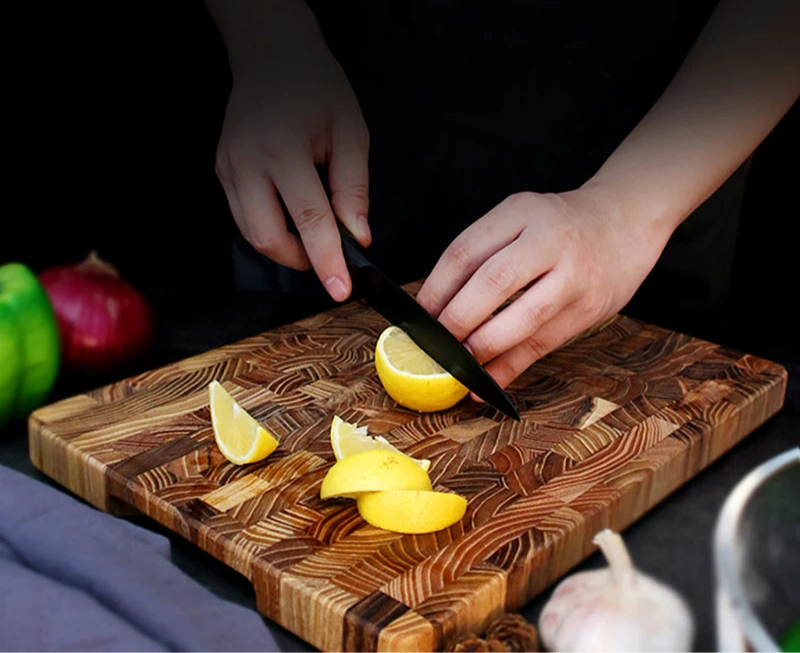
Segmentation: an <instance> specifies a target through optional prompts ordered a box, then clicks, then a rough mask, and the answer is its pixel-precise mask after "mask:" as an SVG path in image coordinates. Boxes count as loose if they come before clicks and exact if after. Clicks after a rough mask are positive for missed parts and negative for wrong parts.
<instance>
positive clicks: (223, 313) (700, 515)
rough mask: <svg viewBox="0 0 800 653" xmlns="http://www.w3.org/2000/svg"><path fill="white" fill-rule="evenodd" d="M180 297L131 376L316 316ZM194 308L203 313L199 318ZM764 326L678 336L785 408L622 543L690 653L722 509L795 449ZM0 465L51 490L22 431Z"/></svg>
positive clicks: (282, 635) (211, 582) (239, 594)
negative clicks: (770, 368) (752, 379)
mask: <svg viewBox="0 0 800 653" xmlns="http://www.w3.org/2000/svg"><path fill="white" fill-rule="evenodd" d="M182 296H183V299H182V302H179V301H176V299H175V295H171V294H170V293H169V292H166V291H165V292H164V293H163V294H162V295H161V296H160V297H156V305H157V309H160V312H159V315H160V316H161V322H160V330H159V339H158V341H157V343H156V346H155V347H154V349H153V350H152V351H151V353H150V355H149V356H148V357H146V359H143V360H141V361H139V362H138V363H137V367H136V369H133V370H130V372H131V373H135V372H138V371H143V370H145V369H151V368H153V367H157V366H159V365H161V364H165V363H168V362H172V361H174V360H179V359H181V358H185V357H186V356H189V355H192V354H194V353H199V352H201V351H205V350H207V349H210V348H212V347H215V346H219V345H223V344H227V343H230V342H233V341H235V340H237V339H240V338H242V337H246V336H249V335H253V334H254V333H257V332H259V331H262V330H265V329H267V328H271V327H273V326H276V325H278V324H281V323H286V322H289V321H292V320H294V319H296V318H298V317H301V316H303V315H304V314H309V311H315V310H317V309H318V308H323V307H321V306H320V307H314V306H312V305H309V304H305V305H304V306H303V307H302V308H301V307H298V306H293V305H287V304H285V303H281V302H275V301H274V302H269V301H265V299H264V297H263V296H262V297H260V298H257V300H256V299H254V298H253V297H250V296H238V297H237V296H236V295H235V294H233V293H232V294H231V295H230V297H229V298H228V300H227V301H229V302H233V304H229V305H227V306H220V305H214V304H209V303H208V302H206V303H202V302H201V303H198V302H195V301H193V299H192V298H191V297H186V296H185V294H183V295H182ZM200 306H202V307H204V308H198V307H200ZM190 307H194V308H190ZM245 315H246V316H247V319H246V320H245V319H237V316H245ZM664 326H671V325H664ZM767 326H768V325H767V324H760V323H759V322H758V321H755V322H753V321H750V322H749V323H748V325H747V327H741V328H738V329H735V328H733V327H732V326H731V322H728V323H726V324H723V325H717V326H716V327H715V328H714V329H712V330H710V331H706V332H701V330H700V328H699V327H698V329H697V330H695V332H692V331H690V330H687V329H684V331H685V332H687V333H689V334H690V335H695V336H698V337H705V338H707V339H709V340H712V341H713V342H716V343H719V344H723V345H726V346H731V347H735V348H738V349H740V350H742V351H745V352H747V353H751V354H755V355H757V356H761V357H763V358H767V359H769V360H772V361H775V362H777V363H780V364H782V365H783V366H784V367H786V369H787V370H788V372H789V383H788V387H787V394H786V402H785V404H784V408H783V410H782V411H781V412H780V413H778V414H777V415H776V416H775V417H773V418H772V419H770V420H769V421H768V422H767V423H765V424H764V425H762V426H761V427H759V428H758V429H757V430H756V431H754V432H753V433H752V434H750V435H749V436H748V437H746V438H745V439H744V440H743V441H742V442H741V443H740V444H739V445H737V446H736V447H734V449H733V450H731V451H730V452H728V453H727V454H725V455H723V456H722V457H721V458H720V459H719V460H717V461H716V462H714V463H713V464H712V465H710V466H709V467H708V468H707V469H705V470H704V471H702V472H701V473H700V474H699V475H698V476H697V477H695V478H694V479H692V480H690V481H689V482H688V483H686V484H685V485H684V486H683V487H681V488H679V489H678V490H677V491H675V492H674V493H673V494H672V495H670V496H669V497H668V498H667V499H666V500H664V501H663V502H662V503H661V504H659V505H657V506H655V507H654V508H653V509H652V510H651V511H650V512H649V513H647V514H646V515H645V516H643V517H642V518H641V519H640V520H639V521H637V522H636V523H634V524H633V525H632V526H630V527H629V528H628V529H626V530H625V532H624V533H623V536H624V538H625V541H626V543H627V545H628V547H629V550H630V552H631V555H632V557H633V559H634V562H635V563H636V564H637V565H638V567H639V568H640V569H641V570H642V571H644V572H646V573H649V574H651V575H653V576H655V577H656V578H659V579H661V580H664V581H665V582H668V583H670V584H671V585H672V586H673V587H675V589H676V590H678V591H679V592H680V593H681V594H682V595H683V596H684V597H685V598H686V599H687V600H688V602H689V604H690V606H691V608H692V611H693V613H694V616H695V620H696V625H697V632H696V637H695V643H694V648H695V650H701V651H702V650H715V648H716V642H715V625H714V602H713V582H714V578H713V565H712V548H711V539H712V533H713V529H714V525H715V522H716V519H717V515H718V513H719V510H720V508H721V506H722V503H723V502H724V500H725V498H726V496H727V495H728V493H729V492H730V491H731V489H732V488H733V487H734V485H736V483H737V482H738V481H739V480H740V479H741V478H742V477H743V476H744V475H745V474H747V472H749V471H750V470H751V469H753V468H754V467H756V466H757V465H758V464H760V463H761V462H763V461H765V460H767V459H769V458H771V457H773V456H775V455H778V454H780V453H783V452H784V451H786V450H788V449H790V448H791V447H793V446H797V445H798V444H800V381H798V378H800V347H798V346H797V344H796V342H795V341H794V339H793V338H792V337H791V334H790V333H789V332H788V331H786V336H783V337H778V338H775V337H772V336H773V335H774V333H772V332H771V331H770V330H769V329H768V328H767ZM784 331H785V330H784ZM784 331H781V333H784ZM126 374H127V373H126ZM118 378H119V377H111V378H84V377H77V376H74V375H73V376H70V375H69V374H67V373H62V375H61V377H60V378H59V380H58V382H57V384H56V387H55V388H54V391H53V393H52V394H51V397H50V399H51V400H56V399H60V398H64V397H68V396H72V395H74V394H78V393H80V392H84V391H86V390H90V389H92V388H95V387H99V386H100V385H105V384H106V383H109V382H112V381H114V380H118ZM0 464H2V465H6V466H8V467H11V468H13V469H17V470H19V471H22V472H23V473H26V474H28V475H30V476H32V477H34V478H38V479H40V480H42V481H44V482H45V483H49V484H51V485H54V486H55V487H60V486H57V485H56V484H55V483H54V482H53V481H51V480H50V479H49V478H47V477H45V476H44V475H42V474H41V473H40V472H39V471H38V470H36V469H35V468H34V467H33V465H32V464H31V463H30V460H29V458H28V445H27V428H26V425H25V424H11V425H6V426H5V427H3V429H2V430H0ZM129 519H131V521H133V522H135V523H137V524H139V525H142V526H145V527H147V528H150V529H152V530H154V531H156V532H160V533H162V534H164V535H166V536H167V537H169V538H170V540H171V542H172V550H173V560H174V562H175V563H176V564H177V565H178V566H179V567H180V568H182V569H183V570H184V571H186V572H187V573H188V574H190V575H191V576H192V577H193V578H195V579H196V580H197V581H199V582H200V583H202V584H203V585H205V586H206V587H208V588H209V589H210V590H212V591H213V592H215V593H216V594H217V595H219V596H220V597H222V598H225V599H228V600H231V601H234V602H237V603H239V604H242V605H246V606H249V607H252V608H253V609H255V596H254V592H253V588H252V586H251V585H250V583H249V582H248V581H247V580H246V579H245V578H244V577H243V576H241V575H239V574H238V573H237V572H235V571H233V570H231V569H230V568H229V567H227V566H225V565H224V564H222V563H221V562H219V561H217V560H215V559H214V558H212V557H211V556H209V555H208V554H206V553H205V552H203V551H201V550H200V549H199V548H197V547H196V546H195V545H193V544H191V543H190V542H188V541H186V540H183V539H182V538H181V537H180V536H178V535H176V534H173V533H171V532H169V531H167V530H165V529H164V528H163V527H161V526H160V525H158V524H156V523H155V522H153V521H152V520H150V519H149V518H146V517H132V518H129ZM604 564H605V562H604V560H603V558H602V557H601V555H600V554H599V553H596V554H594V555H592V556H591V557H589V558H588V559H587V560H585V561H584V562H583V563H582V564H581V565H579V566H578V567H576V568H575V570H574V571H579V570H583V569H591V568H595V567H598V566H602V565H604ZM552 589H553V588H552V587H551V588H550V589H549V590H547V591H545V592H544V593H542V594H540V595H539V596H538V597H536V598H534V599H533V600H532V601H531V602H530V603H529V604H527V605H526V606H525V607H524V608H523V609H522V610H521V613H522V614H523V615H524V616H525V617H526V618H527V619H528V620H529V621H531V622H533V623H536V622H537V621H538V616H539V613H540V611H541V609H542V607H543V606H544V604H545V603H546V601H547V599H548V598H549V595H550V593H551V591H552ZM267 623H268V625H269V626H270V628H271V630H272V631H273V633H274V635H275V638H276V640H277V641H278V643H279V645H280V647H281V650H287V651H313V650H315V649H313V648H312V647H311V646H310V645H308V644H307V643H306V642H304V641H303V640H301V639H299V638H297V637H295V636H294V635H293V634H292V633H290V632H288V631H286V630H285V629H283V628H282V627H280V626H278V625H277V624H274V623H272V622H269V621H268V620H267Z"/></svg>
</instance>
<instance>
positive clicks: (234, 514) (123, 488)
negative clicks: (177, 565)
mask: <svg viewBox="0 0 800 653" xmlns="http://www.w3.org/2000/svg"><path fill="white" fill-rule="evenodd" d="M412 291H413V288H412ZM386 326H387V324H386V322H385V321H384V320H383V318H381V317H380V316H379V315H377V314H376V313H374V312H372V311H371V310H369V309H368V308H367V307H366V306H365V305H364V304H363V303H361V302H354V303H351V304H347V305H344V306H341V307H338V308H336V309H334V310H332V311H330V312H328V313H324V314H321V315H317V316H314V317H312V318H309V319H306V320H301V321H298V322H296V323H294V324H290V325H286V326H284V327H281V328H278V329H275V330H273V331H270V332H266V333H262V334H259V335H257V336H254V337H252V338H248V339H246V340H243V341H240V342H236V343H232V344H230V345H228V346H225V347H221V348H219V349H216V350H214V351H210V352H207V353H205V354H202V355H199V356H194V357H192V358H189V359H187V360H183V361H180V362H177V363H175V364H172V365H167V366H165V367H163V368H161V369H157V370H153V371H151V372H148V373H145V374H140V375H137V376H135V377H132V378H128V379H125V380H122V381H120V382H118V383H115V384H112V385H110V386H107V387H104V388H99V389H97V390H96V391H94V392H91V393H89V394H86V395H82V396H79V397H73V398H70V399H66V400H64V401H61V402H58V403H56V404H53V405H51V406H46V407H44V408H42V409H40V410H38V411H36V412H35V413H34V414H33V415H32V416H31V419H30V423H29V434H30V452H31V459H32V461H33V463H34V464H35V465H36V466H37V467H38V468H39V469H40V470H41V471H43V472H44V473H46V474H48V475H49V476H51V477H52V478H53V479H55V480H57V481H58V482H60V483H62V484H63V485H64V486H65V487H67V488H68V489H70V490H71V491H73V492H75V493H76V494H78V495H80V496H81V497H83V498H85V499H86V500H87V501H89V502H91V503H92V504H93V505H95V506H97V507H98V508H100V509H102V510H107V511H114V510H117V509H118V508H119V507H120V505H127V506H132V507H134V508H135V509H136V510H138V511H141V512H142V513H144V514H146V515H149V516H150V517H151V518H152V519H154V520H155V521H157V522H159V523H161V524H163V525H164V526H166V527H168V528H170V529H172V530H174V531H175V532H177V533H179V534H181V535H183V536H184V537H186V538H187V539H189V540H191V541H192V542H194V543H196V544H197V546H199V547H201V548H202V549H203V550H205V551H207V552H209V553H210V554H211V555H213V556H215V557H216V558H218V559H220V560H222V561H223V562H224V563H226V564H227V565H229V566H230V567H232V568H233V569H235V570H237V571H238V572H240V573H241V574H243V575H244V576H246V577H247V578H248V579H250V581H251V582H252V583H253V586H254V587H255V591H256V598H257V605H258V609H259V610H260V611H261V612H262V613H263V614H264V615H266V616H267V617H269V618H271V619H273V620H275V621H276V622H278V623H280V624H282V625H283V626H284V627H286V628H288V629H289V630H291V631H293V632H294V633H296V634H297V635H299V636H300V637H302V638H304V639H305V640H307V641H308V642H310V643H311V644H312V645H314V646H316V647H318V648H320V649H323V650H351V651H356V650H359V651H361V650H387V651H388V650H417V651H432V650H442V649H443V648H445V647H447V646H448V645H449V644H451V643H453V642H455V641H457V640H458V639H460V638H461V637H463V636H464V635H465V634H467V633H469V632H480V631H481V630H482V629H483V628H484V627H485V626H486V625H487V624H488V623H489V622H491V621H492V620H493V619H495V618H497V617H498V616H499V615H500V614H501V613H502V612H503V611H505V610H516V609H518V608H520V607H521V606H522V605H523V604H524V603H526V602H527V601H528V600H530V598H531V597H532V596H534V595H535V594H536V593H538V592H540V591H541V590H542V589H544V588H545V587H547V586H548V585H550V584H551V583H553V582H554V581H556V580H558V579H559V578H560V577H561V576H563V575H564V574H565V573H566V572H567V571H568V570H569V569H570V568H572V567H573V566H574V565H576V564H577V563H578V562H580V561H581V560H582V559H583V558H585V557H586V556H587V555H589V554H590V553H591V552H592V551H593V550H594V547H593V545H592V543H591V540H592V537H593V536H594V534H595V533H596V532H597V531H598V530H600V529H601V528H605V527H610V528H614V529H617V530H622V529H624V528H625V527H626V526H627V525H628V524H630V523H631V522H633V521H634V520H636V519H637V518H639V517H640V516H641V515H643V514H644V513H645V512H646V511H647V510H648V509H650V508H651V507H652V506H653V505H655V504H656V503H658V502H659V501H661V500H662V499H663V498H664V497H666V496H667V495H668V494H669V493H670V492H672V491H673V490H674V489H675V488H677V487H678V486H679V485H681V484H682V483H684V482H686V481H687V480H688V479H690V478H691V477H692V476H694V475H695V474H697V473H698V472H699V471H700V470H702V469H703V468H704V467H706V466H707V465H708V464H709V463H711V462H712V461H713V460H714V459H716V458H717V457H719V456H720V455H721V454H723V453H724V452H725V451H727V450H728V449H730V448H731V447H732V446H734V445H735V444H736V443H737V442H738V441H739V440H741V439H742V438H743V437H745V436H746V435H747V434H749V433H750V432H752V431H753V430H754V429H755V428H756V427H757V426H759V425H760V424H761V423H763V422H764V421H765V420H766V419H768V418H769V417H770V416H771V415H773V414H774V413H775V412H777V411H778V410H780V408H781V407H782V405H783V399H784V392H785V387H786V371H785V370H784V369H783V368H782V367H780V366H779V365H776V364H774V363H772V362H770V361H766V360H763V359H760V358H757V357H754V356H752V355H749V354H746V353H743V352H737V351H733V350H730V349H727V348H724V347H721V346H718V345H715V344H714V343H711V342H706V341H703V340H700V339H697V338H692V337H690V336H687V335H684V334H678V333H674V332H672V331H669V330H667V329H663V328H660V327H658V326H654V325H650V324H643V323H641V322H639V321H636V320H632V319H629V318H627V317H624V316H621V315H620V316H616V317H615V318H614V319H612V320H610V321H609V322H608V323H606V324H605V325H603V326H602V328H598V329H594V330H592V331H591V332H588V333H587V334H584V336H583V337H581V338H577V339H574V340H573V341H571V342H570V343H568V344H567V345H565V346H564V347H562V348H561V349H560V350H558V351H556V352H554V353H552V354H550V355H549V356H547V357H546V358H544V359H543V360H541V361H539V362H538V363H536V364H535V365H534V366H533V367H531V368H530V369H529V370H528V371H527V372H526V373H525V374H524V375H523V376H522V377H521V378H519V379H518V380H517V381H515V383H514V384H513V385H512V386H511V388H510V393H511V395H512V397H513V400H514V402H515V403H516V405H517V407H518V409H519V412H520V414H521V416H522V422H521V423H516V422H513V421H510V420H508V419H507V418H504V417H503V416H502V415H501V414H500V413H498V412H497V411H495V410H493V409H491V408H488V407H486V406H484V405H477V404H474V403H472V402H470V401H469V400H465V401H464V402H462V403H461V404H460V405H458V406H456V407H455V408H453V409H451V410H449V411H445V412H442V413H435V414H419V413H415V412H413V411H409V410H406V409H403V408H401V407H399V406H397V405H396V404H395V403H394V402H393V401H392V400H391V399H390V398H389V397H388V396H387V395H386V394H385V392H384V391H383V388H382V387H381V385H380V382H379V381H378V379H377V376H376V374H375V371H374V366H373V349H374V346H375V342H376V341H377V337H378V335H379V334H380V332H381V331H382V330H383V329H384V328H385V327H386ZM213 379H217V380H219V381H220V382H221V383H222V384H223V385H224V387H225V388H227V389H228V390H229V391H230V392H231V393H232V394H233V396H234V397H235V398H236V400H237V401H239V402H240V403H241V404H242V405H243V406H244V407H245V408H246V409H247V410H249V411H250V412H251V413H252V414H253V415H254V416H255V417H256V418H257V419H258V420H259V421H261V422H262V423H263V424H264V425H265V426H266V427H267V428H268V429H269V430H270V431H272V432H273V433H275V434H276V435H278V436H279V437H280V441H281V443H280V446H279V447H278V449H277V450H276V451H275V452H274V453H273V454H272V455H271V456H270V457H269V458H267V459H266V460H264V461H262V462H260V463H256V464H252V465H246V466H242V467H237V466H235V465H232V464H230V463H228V462H227V461H226V460H225V459H224V458H223V456H222V455H221V454H220V453H219V451H218V450H217V448H216V445H215V444H214V436H213V431H212V428H211V422H210V416H209V410H208V384H209V382H210V381H212V380H213ZM334 414H338V415H339V416H341V417H342V418H343V419H345V420H348V421H354V422H357V423H359V424H361V425H366V426H367V427H368V428H369V430H370V432H371V433H373V434H382V435H384V436H385V437H386V438H387V439H388V440H389V441H390V442H392V443H394V444H395V445H396V446H398V447H399V448H400V449H402V450H404V451H406V452H408V453H409V454H411V455H414V456H417V457H425V458H429V459H431V461H432V465H431V468H430V475H431V480H432V482H433V484H434V487H435V488H436V489H439V490H444V491H452V492H457V493H459V494H461V495H463V496H465V497H467V499H468V501H469V504H468V508H467V513H466V515H465V516H464V518H463V519H462V520H461V521H460V522H459V523H457V524H455V525H453V526H452V527H450V528H448V529H446V530H443V531H440V532H438V533H432V534H426V535H400V534H397V533H390V532H386V531H382V530H380V529H376V528H374V527H372V526H369V525H368V524H366V523H365V522H364V521H363V520H362V519H361V518H360V517H359V515H358V511H357V510H356V508H355V505H354V503H353V502H351V501H346V500H331V501H322V500H320V498H319V487H320V483H321V482H322V479H323V478H324V476H325V474H326V473H327V471H328V469H329V468H330V467H331V465H332V464H333V462H334V456H333V452H332V451H331V447H330V440H329V428H330V423H331V419H332V417H333V415H334Z"/></svg>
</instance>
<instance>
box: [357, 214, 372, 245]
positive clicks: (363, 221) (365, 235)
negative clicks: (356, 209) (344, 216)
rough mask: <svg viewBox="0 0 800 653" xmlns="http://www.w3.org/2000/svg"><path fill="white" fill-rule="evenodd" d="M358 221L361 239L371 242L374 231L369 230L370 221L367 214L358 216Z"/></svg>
mask: <svg viewBox="0 0 800 653" xmlns="http://www.w3.org/2000/svg"><path fill="white" fill-rule="evenodd" d="M356 222H357V223H358V233H359V236H360V240H363V241H366V242H367V243H371V242H372V233H371V232H370V230H369V222H368V221H367V218H366V216H363V215H359V216H358V217H357V218H356Z"/></svg>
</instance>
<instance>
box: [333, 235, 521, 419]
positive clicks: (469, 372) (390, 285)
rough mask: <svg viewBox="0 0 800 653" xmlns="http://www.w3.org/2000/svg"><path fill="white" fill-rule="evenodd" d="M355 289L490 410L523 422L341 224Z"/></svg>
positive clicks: (460, 349) (443, 330)
mask: <svg viewBox="0 0 800 653" xmlns="http://www.w3.org/2000/svg"><path fill="white" fill-rule="evenodd" d="M339 230H340V231H341V234H342V249H343V251H344V255H345V259H346V260H347V266H348V269H349V270H350V275H351V276H352V278H353V286H354V289H355V290H357V291H358V292H359V293H360V294H361V295H362V296H363V298H364V299H365V300H366V301H367V303H368V304H369V305H370V306H371V307H372V308H374V309H375V310H376V311H377V312H378V313H380V314H381V315H383V317H385V318H386V319H387V320H389V322H391V323H392V324H394V325H396V326H398V327H400V328H401V329H402V330H403V331H405V332H406V333H407V334H408V335H409V337H410V338H411V339H412V340H413V341H414V342H415V343H417V345H419V346H420V348H422V350H423V351H425V353H427V354H428V355H429V356H430V357H431V358H433V359H434V360H435V361H436V362H437V363H439V365H441V366H442V367H443V368H444V369H446V370H447V371H448V372H449V373H450V374H452V375H453V376H454V377H455V378H457V379H458V380H459V381H461V383H463V384H464V385H465V386H466V387H467V388H469V389H470V390H471V391H472V392H474V393H475V394H476V395H477V396H478V397H480V398H481V399H483V400H484V401H485V402H486V403H488V404H489V405H490V406H492V407H494V408H496V409H497V410H499V411H501V412H502V413H504V414H505V415H508V416H509V417H512V418H513V419H515V420H517V421H520V418H519V413H517V409H516V408H514V404H512V403H511V400H510V399H509V398H508V395H507V394H506V393H505V392H503V390H502V388H500V386H499V385H497V382H496V381H495V380H494V379H493V378H492V376H491V375H490V374H489V373H488V372H487V371H486V370H485V369H484V368H483V366H482V365H481V364H480V363H479V362H478V361H477V360H476V359H475V357H474V356H473V355H472V354H470V353H469V351H467V349H465V348H464V346H463V345H462V344H461V343H460V342H459V341H458V339H457V338H456V337H455V336H454V335H453V334H452V333H450V332H449V331H448V330H447V329H446V328H445V327H444V325H442V323H441V322H439V321H438V320H436V318H434V317H433V316H432V315H431V314H430V313H428V311H426V310H425V309H424V308H422V306H421V305H420V304H418V303H417V301H416V300H415V299H414V298H413V297H411V295H409V294H408V293H407V292H406V291H405V290H403V289H402V288H400V287H399V286H398V285H397V284H395V283H394V282H393V281H392V280H391V279H390V278H389V277H388V276H386V274H384V273H383V272H382V271H381V270H380V269H379V268H378V267H377V266H375V265H374V264H373V263H372V262H371V261H370V260H369V259H368V258H367V255H366V254H365V252H364V249H363V248H362V247H361V245H359V244H358V242H357V241H356V240H355V238H353V236H352V235H350V232H348V231H347V229H346V228H345V227H344V226H343V225H342V224H341V223H339Z"/></svg>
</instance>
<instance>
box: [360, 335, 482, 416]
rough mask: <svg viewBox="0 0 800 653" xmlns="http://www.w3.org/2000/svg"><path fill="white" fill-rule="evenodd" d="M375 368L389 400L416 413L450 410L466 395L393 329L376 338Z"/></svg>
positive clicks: (433, 362)
mask: <svg viewBox="0 0 800 653" xmlns="http://www.w3.org/2000/svg"><path fill="white" fill-rule="evenodd" d="M375 369H376V370H377V372H378V378H380V380H381V383H382V384H383V387H384V388H385V390H386V392H387V393H388V394H389V396H390V397H391V398H392V399H394V400H395V401H396V402H397V403H398V404H400V405H401V406H405V407H406V408H410V409H412V410H417V411H420V412H426V413H427V412H434V411H438V410H445V409H446V408H450V407H451V406H454V405H455V404H457V403H458V402H459V401H461V400H462V399H463V398H464V397H465V396H466V395H467V393H468V392H469V390H467V388H466V387H464V385H462V384H461V382H460V381H458V379H456V378H455V377H454V376H453V375H452V374H450V373H449V372H448V371H447V370H445V369H444V368H443V367H442V366H441V365H439V364H438V363H437V362H436V361H435V360H433V359H432V358H431V357H430V356H428V354H426V353H425V352H424V351H423V350H422V349H420V347H419V346H418V345H417V344H416V343H415V342H414V341H413V340H412V339H411V338H410V337H409V336H408V334H406V332H405V331H403V330H402V329H401V328H399V327H397V326H390V327H388V328H386V329H385V330H384V331H383V333H381V335H380V337H379V338H378V343H377V344H376V345H375Z"/></svg>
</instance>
